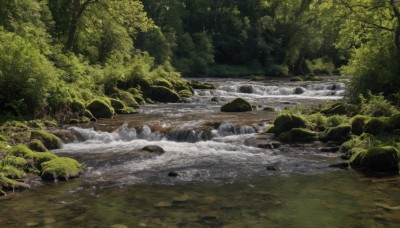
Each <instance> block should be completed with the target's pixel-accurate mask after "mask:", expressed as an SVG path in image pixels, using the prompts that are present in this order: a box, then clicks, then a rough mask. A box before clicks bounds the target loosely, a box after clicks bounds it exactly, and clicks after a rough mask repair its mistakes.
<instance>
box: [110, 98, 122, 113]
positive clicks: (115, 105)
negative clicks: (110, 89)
mask: <svg viewBox="0 0 400 228" xmlns="http://www.w3.org/2000/svg"><path fill="white" fill-rule="evenodd" d="M110 101H111V106H112V107H113V108H114V110H118V109H123V108H125V107H126V105H125V103H124V102H123V101H121V100H119V99H114V98H111V99H110ZM117 113H118V112H117Z"/></svg>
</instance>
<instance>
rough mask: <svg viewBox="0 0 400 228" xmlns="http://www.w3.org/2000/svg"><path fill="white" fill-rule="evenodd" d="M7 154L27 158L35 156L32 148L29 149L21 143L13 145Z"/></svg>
mask: <svg viewBox="0 0 400 228" xmlns="http://www.w3.org/2000/svg"><path fill="white" fill-rule="evenodd" d="M9 155H12V156H15V157H22V158H29V159H32V158H34V157H35V153H34V152H33V151H32V150H30V149H29V148H28V147H27V146H25V145H22V144H19V145H16V146H13V147H12V148H11V149H10V151H9Z"/></svg>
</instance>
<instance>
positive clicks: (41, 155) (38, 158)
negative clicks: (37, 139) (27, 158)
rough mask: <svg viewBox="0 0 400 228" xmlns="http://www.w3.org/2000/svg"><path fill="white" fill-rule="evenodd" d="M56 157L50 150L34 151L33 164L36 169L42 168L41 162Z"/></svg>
mask: <svg viewBox="0 0 400 228" xmlns="http://www.w3.org/2000/svg"><path fill="white" fill-rule="evenodd" d="M56 158H58V156H57V155H55V154H53V153H51V152H36V153H35V157H34V161H35V166H36V167H37V168H38V170H42V163H44V162H48V161H51V160H54V159H56Z"/></svg>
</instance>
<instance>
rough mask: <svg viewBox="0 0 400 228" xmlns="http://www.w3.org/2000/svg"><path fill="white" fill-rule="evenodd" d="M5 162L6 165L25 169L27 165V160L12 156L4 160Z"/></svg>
mask: <svg viewBox="0 0 400 228" xmlns="http://www.w3.org/2000/svg"><path fill="white" fill-rule="evenodd" d="M4 161H5V163H6V164H8V165H11V166H14V167H17V168H23V167H24V166H25V165H26V164H27V162H26V159H25V158H23V157H16V156H11V155H8V156H6V157H5V158H4Z"/></svg>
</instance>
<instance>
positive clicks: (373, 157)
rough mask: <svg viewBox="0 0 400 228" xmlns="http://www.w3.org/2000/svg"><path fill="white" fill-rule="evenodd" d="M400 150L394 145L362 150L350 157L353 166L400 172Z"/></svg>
mask: <svg viewBox="0 0 400 228" xmlns="http://www.w3.org/2000/svg"><path fill="white" fill-rule="evenodd" d="M399 162H400V152H399V151H398V150H397V149H396V148H395V147H392V146H383V147H374V148H370V149H369V150H360V151H359V152H357V153H356V154H354V155H353V156H352V157H351V159H350V165H351V167H353V168H355V169H367V170H371V171H395V172H399Z"/></svg>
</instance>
